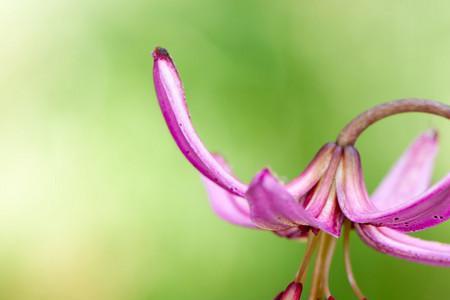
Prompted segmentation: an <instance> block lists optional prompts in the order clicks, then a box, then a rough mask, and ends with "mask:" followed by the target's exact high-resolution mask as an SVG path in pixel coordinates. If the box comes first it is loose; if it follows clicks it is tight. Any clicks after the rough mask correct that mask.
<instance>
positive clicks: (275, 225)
mask: <svg viewBox="0 0 450 300" xmlns="http://www.w3.org/2000/svg"><path fill="white" fill-rule="evenodd" d="M246 198H247V200H248V202H249V205H250V218H251V219H252V221H253V223H255V224H256V225H257V226H259V227H261V228H264V229H268V230H273V231H280V230H286V229H288V228H290V227H293V226H298V225H309V226H311V227H315V228H319V229H322V230H324V231H325V232H327V233H330V234H332V235H334V236H338V235H339V232H335V231H330V228H329V226H328V223H329V222H328V220H318V219H316V218H314V217H313V216H312V215H311V214H310V213H308V212H307V211H306V210H305V208H304V207H303V206H302V204H301V203H299V201H297V200H295V199H294V197H293V196H292V195H291V194H290V193H289V192H288V191H287V190H286V188H285V187H284V186H283V185H282V184H281V183H280V182H279V181H278V179H276V178H275V177H274V176H273V175H272V174H271V172H270V171H269V170H268V169H264V170H263V171H261V172H260V173H259V174H258V175H256V177H255V178H254V179H253V181H252V183H251V184H250V186H249V188H248V190H247V193H246Z"/></svg>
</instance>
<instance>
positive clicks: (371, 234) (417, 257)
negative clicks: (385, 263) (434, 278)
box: [355, 224, 450, 267]
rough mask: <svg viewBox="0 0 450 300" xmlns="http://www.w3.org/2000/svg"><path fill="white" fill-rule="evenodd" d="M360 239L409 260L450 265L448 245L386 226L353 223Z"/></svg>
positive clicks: (382, 250)
mask: <svg viewBox="0 0 450 300" xmlns="http://www.w3.org/2000/svg"><path fill="white" fill-rule="evenodd" d="M355 228H356V231H357V232H358V234H359V236H360V237H361V239H362V240H363V241H364V242H365V243H366V244H367V245H369V246H370V247H372V248H373V249H375V250H377V251H380V252H382V253H385V254H388V255H391V256H395V257H399V258H403V259H406V260H409V261H413V262H417V263H421V264H427V265H433V266H442V267H450V245H448V244H443V243H439V242H432V241H426V240H423V239H419V238H416V237H412V236H409V235H407V234H404V233H401V232H398V231H396V230H395V229H390V228H387V227H376V226H373V225H365V224H355Z"/></svg>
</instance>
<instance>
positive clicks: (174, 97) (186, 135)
mask: <svg viewBox="0 0 450 300" xmlns="http://www.w3.org/2000/svg"><path fill="white" fill-rule="evenodd" d="M153 57H154V65H153V81H154V84H155V90H156V96H157V98H158V101H159V105H160V107H161V111H162V113H163V116H164V118H165V120H166V123H167V126H168V127H169V130H170V132H171V134H172V136H173V138H174V140H175V142H176V143H177V145H178V147H179V148H180V150H181V152H182V153H183V154H184V156H185V157H186V158H187V159H188V160H189V161H190V162H191V163H192V165H194V167H196V168H197V169H198V170H199V171H200V172H201V173H202V174H203V175H204V176H205V177H207V178H209V179H210V180H211V181H213V182H215V183H217V184H218V185H220V186H221V187H223V188H225V189H226V190H228V191H230V192H232V193H233V194H236V195H239V196H242V195H244V193H245V191H246V190H247V186H246V185H245V184H243V183H242V182H240V181H239V180H237V179H236V178H235V177H233V176H232V175H230V174H229V173H228V172H226V170H224V169H223V168H222V167H221V166H220V164H219V163H218V162H217V161H216V160H215V159H214V157H213V156H212V155H211V153H210V152H209V151H208V150H207V149H206V147H205V146H204V145H203V143H202V141H201V140H200V138H199V137H198V135H197V133H196V132H195V130H194V127H193V125H192V123H191V119H190V116H189V112H188V108H187V105H186V101H185V96H184V90H183V86H182V83H181V80H180V78H179V76H178V72H177V70H176V68H175V65H174V63H173V62H172V59H171V58H170V56H169V54H168V53H167V51H166V50H165V49H162V48H156V49H155V51H154V52H153Z"/></svg>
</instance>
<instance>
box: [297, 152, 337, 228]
mask: <svg viewBox="0 0 450 300" xmlns="http://www.w3.org/2000/svg"><path fill="white" fill-rule="evenodd" d="M341 155H342V148H341V147H335V148H334V150H333V153H332V155H331V159H330V161H329V162H328V168H327V169H326V171H325V173H324V174H323V176H322V177H321V178H320V180H319V182H318V183H317V185H316V186H315V187H314V188H313V189H311V190H310V191H309V192H308V193H307V194H306V196H305V197H303V198H301V199H300V203H301V204H302V205H303V207H305V210H306V211H307V212H308V213H309V214H311V215H312V216H313V217H314V218H315V219H316V220H318V221H320V222H322V223H323V224H324V225H323V226H325V228H327V230H328V231H332V232H336V233H337V232H340V231H341V227H342V223H343V220H344V218H343V215H342V213H341V210H340V208H339V205H338V202H337V199H336V187H335V176H336V170H337V168H338V165H339V162H340V159H341Z"/></svg>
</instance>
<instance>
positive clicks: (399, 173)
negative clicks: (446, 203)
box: [370, 130, 438, 209]
mask: <svg viewBox="0 0 450 300" xmlns="http://www.w3.org/2000/svg"><path fill="white" fill-rule="evenodd" d="M437 150H438V135H437V132H436V131H435V130H429V131H427V132H425V133H423V134H422V135H420V136H419V137H418V138H417V139H416V140H415V141H414V142H413V143H412V144H411V145H410V146H409V147H408V149H407V150H406V151H405V152H404V153H403V155H402V156H401V157H400V159H399V160H398V161H397V163H396V164H395V165H394V166H393V167H392V169H391V170H390V171H389V173H388V174H387V176H386V177H385V178H384V179H383V181H382V182H381V184H380V185H379V186H378V188H377V189H376V190H375V192H374V193H373V194H372V196H371V197H370V199H371V200H372V201H373V203H374V204H375V205H376V206H377V207H378V208H381V209H383V208H391V207H395V206H397V205H399V204H401V203H403V202H404V201H406V200H408V199H411V198H413V197H415V196H418V195H419V194H421V193H422V192H424V191H425V190H426V189H427V188H428V187H429V186H430V181H431V176H432V173H433V167H434V159H435V157H436V153H437Z"/></svg>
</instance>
